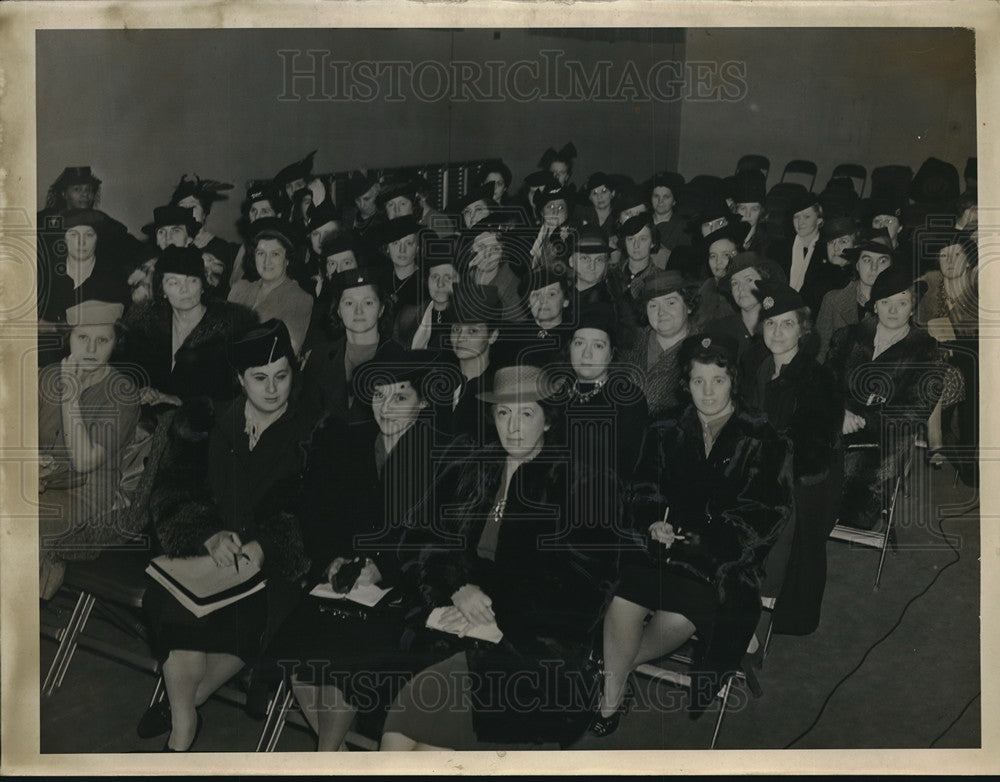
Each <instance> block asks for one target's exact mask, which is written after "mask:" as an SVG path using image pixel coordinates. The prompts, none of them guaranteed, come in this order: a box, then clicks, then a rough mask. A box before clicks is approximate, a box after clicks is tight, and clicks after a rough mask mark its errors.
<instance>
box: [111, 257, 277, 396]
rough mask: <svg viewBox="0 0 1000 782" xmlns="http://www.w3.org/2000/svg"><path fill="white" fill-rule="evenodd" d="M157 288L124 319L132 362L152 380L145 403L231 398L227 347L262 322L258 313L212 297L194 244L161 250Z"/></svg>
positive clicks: (232, 384)
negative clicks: (152, 294)
mask: <svg viewBox="0 0 1000 782" xmlns="http://www.w3.org/2000/svg"><path fill="white" fill-rule="evenodd" d="M153 290H154V296H153V298H152V299H150V300H149V301H144V302H140V303H138V304H134V305H132V307H131V309H130V310H129V313H128V316H127V317H126V319H125V323H126V326H127V327H128V329H129V346H128V353H127V354H128V357H129V360H130V361H131V362H132V363H133V364H135V365H136V366H137V367H139V368H141V369H142V371H143V373H144V375H145V377H147V378H148V382H147V385H145V386H144V387H143V388H142V391H141V394H142V402H143V404H146V405H158V404H171V405H179V404H181V403H182V402H183V401H185V400H188V399H192V398H194V397H199V396H207V397H208V398H209V399H212V400H213V401H216V402H227V401H229V400H231V399H232V398H233V397H235V396H236V395H237V393H238V391H237V389H238V386H237V385H236V383H235V381H234V379H233V374H232V371H231V370H230V368H229V367H228V361H227V351H228V349H229V345H230V344H231V343H232V342H233V340H234V339H238V338H240V337H242V336H243V335H244V334H245V333H246V332H248V331H250V329H252V328H253V327H254V326H256V325H257V316H256V314H254V313H253V312H252V311H251V310H250V309H249V308H247V307H244V306H242V305H240V304H233V303H230V302H227V301H220V300H218V299H215V298H210V297H209V296H208V286H207V284H206V282H205V263H204V260H203V258H202V251H201V250H199V249H198V248H197V247H193V246H187V247H172V246H170V247H166V248H165V249H164V250H162V251H161V254H160V258H159V260H158V261H157V262H156V269H155V271H154V273H153Z"/></svg>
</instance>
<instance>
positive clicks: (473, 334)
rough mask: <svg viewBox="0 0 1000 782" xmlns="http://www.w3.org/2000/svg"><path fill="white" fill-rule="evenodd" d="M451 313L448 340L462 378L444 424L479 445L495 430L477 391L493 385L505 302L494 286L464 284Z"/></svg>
mask: <svg viewBox="0 0 1000 782" xmlns="http://www.w3.org/2000/svg"><path fill="white" fill-rule="evenodd" d="M448 314H449V318H448V320H449V323H450V333H449V336H448V339H447V342H448V347H449V348H450V350H451V353H452V354H454V356H455V359H456V360H457V361H458V369H459V372H460V373H461V380H460V382H459V384H458V387H457V388H455V390H454V393H453V395H452V398H451V399H450V400H448V401H449V403H450V404H449V405H448V406H447V409H446V411H445V413H446V414H445V415H444V416H442V422H441V428H442V429H444V430H445V431H446V432H447V433H448V434H449V435H450V436H451V437H459V436H462V435H464V436H465V437H467V438H470V439H471V441H472V442H473V443H474V444H475V445H476V446H479V445H482V444H483V443H485V442H487V441H488V440H489V439H490V436H491V435H492V432H493V429H492V422H491V421H490V420H489V416H488V415H487V409H486V405H485V404H483V402H482V401H481V400H480V399H479V396H478V395H479V394H480V393H481V392H483V391H490V390H491V389H492V388H493V374H494V372H495V370H496V366H495V362H494V360H493V353H494V346H496V344H497V340H498V339H499V338H500V332H501V328H502V324H503V317H502V316H503V305H502V303H501V302H500V298H499V296H497V293H496V290H495V289H494V288H491V287H484V286H476V285H469V284H465V285H462V286H460V287H459V288H457V289H456V290H455V293H454V298H453V301H452V307H451V309H450V311H449V313H448Z"/></svg>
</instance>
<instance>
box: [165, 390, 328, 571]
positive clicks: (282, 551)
mask: <svg viewBox="0 0 1000 782" xmlns="http://www.w3.org/2000/svg"><path fill="white" fill-rule="evenodd" d="M244 401H245V400H244V398H243V397H239V398H237V399H236V400H235V401H234V402H232V403H230V404H229V405H227V406H226V407H224V408H223V409H222V410H221V411H220V412H219V413H218V414H217V415H215V414H213V412H212V406H211V405H210V404H208V403H207V402H201V401H197V400H196V401H194V402H191V403H188V404H186V405H185V406H184V407H182V408H181V409H180V410H178V412H177V415H176V417H175V419H174V421H173V425H172V428H171V433H170V442H169V444H168V447H167V451H166V453H165V454H164V455H163V458H162V460H161V462H160V467H159V472H158V473H157V477H156V482H155V485H154V487H153V493H152V497H151V498H150V512H151V516H152V523H153V529H154V531H155V533H156V537H157V540H158V541H159V544H160V548H161V550H162V552H163V553H165V554H167V555H168V556H171V557H192V556H200V555H204V554H206V553H207V551H206V549H205V546H204V543H205V541H206V540H208V538H210V537H211V536H212V535H214V534H215V533H216V532H220V531H222V530H232V531H234V532H236V533H238V534H239V536H240V539H241V540H242V541H243V542H244V543H248V542H250V541H251V540H257V541H258V542H259V543H260V544H261V548H262V549H263V551H264V571H265V572H266V573H267V574H268V575H274V576H278V577H282V578H284V579H286V580H295V579H298V578H299V577H300V576H301V575H302V574H303V573H304V572H305V571H306V568H307V565H308V560H307V558H306V554H305V550H304V548H303V545H302V538H301V534H300V532H299V525H298V521H297V520H296V519H295V517H294V515H292V513H291V512H290V511H291V510H292V509H293V508H294V505H293V500H294V498H295V497H296V496H297V493H298V484H299V480H300V477H301V472H302V454H303V452H302V449H301V446H300V443H301V441H302V440H303V439H304V437H306V436H308V432H309V429H310V428H311V424H310V423H309V420H308V419H309V418H310V416H309V415H306V414H304V413H305V411H303V410H301V409H299V408H293V407H292V405H290V406H289V410H288V411H287V412H286V413H285V415H283V416H282V417H281V418H280V419H279V420H278V421H276V422H275V423H274V424H272V425H271V426H270V427H268V428H267V429H266V430H265V431H264V433H263V435H262V436H261V438H260V441H259V442H258V443H257V445H256V447H255V448H254V450H253V451H250V450H249V448H248V439H247V435H246V434H245V433H244V431H243V430H244V427H245V423H246V422H245V418H244V414H243V408H244Z"/></svg>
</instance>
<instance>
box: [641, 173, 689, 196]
mask: <svg viewBox="0 0 1000 782" xmlns="http://www.w3.org/2000/svg"><path fill="white" fill-rule="evenodd" d="M658 187H665V188H667V189H668V190H669V191H670V193H671V195H673V197H674V198H675V199H676V198H679V196H680V193H681V190H683V188H684V177H682V176H681V175H680V174H678V173H676V172H674V171H661V172H660V173H659V174H654V175H653V177H652V179H650V180H649V192H650V193H652V192H653V191H654V190H655V189H656V188H658Z"/></svg>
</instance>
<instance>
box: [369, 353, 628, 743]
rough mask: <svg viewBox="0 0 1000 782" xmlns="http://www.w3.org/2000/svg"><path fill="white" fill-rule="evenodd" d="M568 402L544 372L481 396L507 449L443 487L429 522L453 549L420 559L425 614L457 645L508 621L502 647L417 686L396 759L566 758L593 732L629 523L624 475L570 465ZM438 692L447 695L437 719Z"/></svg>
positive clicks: (457, 661) (395, 724)
mask: <svg viewBox="0 0 1000 782" xmlns="http://www.w3.org/2000/svg"><path fill="white" fill-rule="evenodd" d="M557 392H558V388H557V387H556V386H555V385H554V383H553V381H552V380H551V378H550V377H549V376H548V375H546V374H545V373H544V372H543V371H542V370H539V369H537V368H535V367H528V366H512V367H505V368H503V369H500V370H498V371H497V374H496V377H495V381H494V386H493V391H492V392H487V393H482V394H481V395H480V396H481V398H482V399H483V401H485V402H488V403H490V404H491V405H492V416H493V420H494V422H495V424H496V427H497V431H498V433H499V437H500V443H499V444H493V445H488V446H486V447H485V448H484V449H482V450H480V451H478V452H477V453H476V454H475V455H474V456H473V457H472V458H471V459H464V460H461V461H459V462H456V463H454V464H452V465H451V466H450V468H449V469H447V470H446V471H444V472H443V473H442V475H441V478H440V479H439V480H438V482H437V483H436V484H435V487H434V493H433V495H432V496H431V499H430V501H431V502H432V507H433V510H432V511H431V512H430V514H429V517H430V518H434V519H441V520H442V521H444V522H445V523H446V524H447V528H446V531H447V532H449V533H451V535H452V536H453V542H450V541H449V543H450V545H447V546H446V545H436V546H435V545H429V546H427V547H426V548H425V549H424V551H423V552H422V554H421V557H420V560H419V583H420V593H421V596H422V597H423V598H424V604H425V608H426V609H431V608H434V607H446V609H445V611H444V615H443V618H442V620H443V622H444V625H443V627H444V628H445V629H446V630H449V631H451V632H454V633H457V634H464V633H466V632H467V631H468V630H470V629H472V628H473V627H476V626H478V625H489V624H491V623H494V622H495V623H496V626H497V627H498V628H499V630H500V631H501V632H502V633H503V638H502V639H501V640H500V642H499V643H497V644H495V645H493V644H486V645H485V647H482V646H481V647H478V648H474V649H471V650H468V651H465V652H460V653H459V654H456V655H453V656H452V657H449V658H448V659H446V660H444V661H443V662H442V663H438V664H437V665H434V666H432V667H430V668H428V669H427V670H425V671H423V672H421V673H419V674H417V676H416V677H415V678H414V679H413V680H412V681H411V682H410V684H409V685H407V686H406V687H405V688H404V689H403V691H402V693H400V695H399V697H398V698H397V699H396V702H395V704H394V705H393V707H392V709H391V710H390V712H389V715H388V717H387V718H386V723H385V731H384V733H383V736H382V749H384V750H413V749H439V748H449V749H457V750H470V749H489V748H505V749H510V748H512V747H511V745H513V746H514V747H518V746H521V747H530V746H532V745H534V744H537V743H539V742H558V743H559V744H560V745H563V746H566V745H568V744H570V743H572V742H573V741H575V740H576V739H577V738H578V737H579V736H580V735H581V734H582V733H583V731H584V730H586V726H587V722H588V720H589V719H590V712H591V710H592V709H593V703H594V699H593V697H592V696H593V691H592V684H593V682H592V680H590V679H588V677H587V675H586V667H587V665H586V664H587V659H588V656H589V654H590V651H591V649H592V648H593V642H594V634H595V632H596V630H597V627H598V625H599V623H600V616H601V613H602V611H603V609H604V606H605V605H606V602H607V596H608V593H609V590H610V585H611V583H612V581H613V579H614V578H615V575H616V570H617V551H616V549H615V543H616V540H615V538H614V536H613V530H614V529H615V528H616V526H617V520H618V513H617V508H615V507H613V504H612V499H611V498H612V497H613V496H614V495H613V488H612V487H613V480H614V479H613V476H612V475H611V473H610V472H607V471H601V470H598V469H595V468H593V467H592V466H591V465H590V464H589V462H588V461H587V459H586V457H585V456H583V455H582V454H577V455H576V456H579V457H581V458H573V455H572V454H571V455H570V458H567V457H566V456H565V455H560V451H561V450H562V449H561V448H560V447H559V446H560V445H561V444H562V437H561V435H560V434H559V431H560V424H561V421H560V417H561V415H560V411H559V410H558V408H557V407H555V406H554V405H553V404H552V403H550V400H551V399H552V398H553V397H554V396H555V395H556V393H557ZM546 671H548V673H547V674H546V673H545V672H546ZM428 685H429V686H432V687H443V690H444V692H442V693H441V695H442V697H441V698H440V699H439V700H438V707H437V708H436V709H434V710H433V711H428V710H427V703H426V701H425V699H424V697H422V695H423V693H425V692H426V690H425V689H424V688H425V687H426V686H428ZM438 691H439V692H441V690H438Z"/></svg>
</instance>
